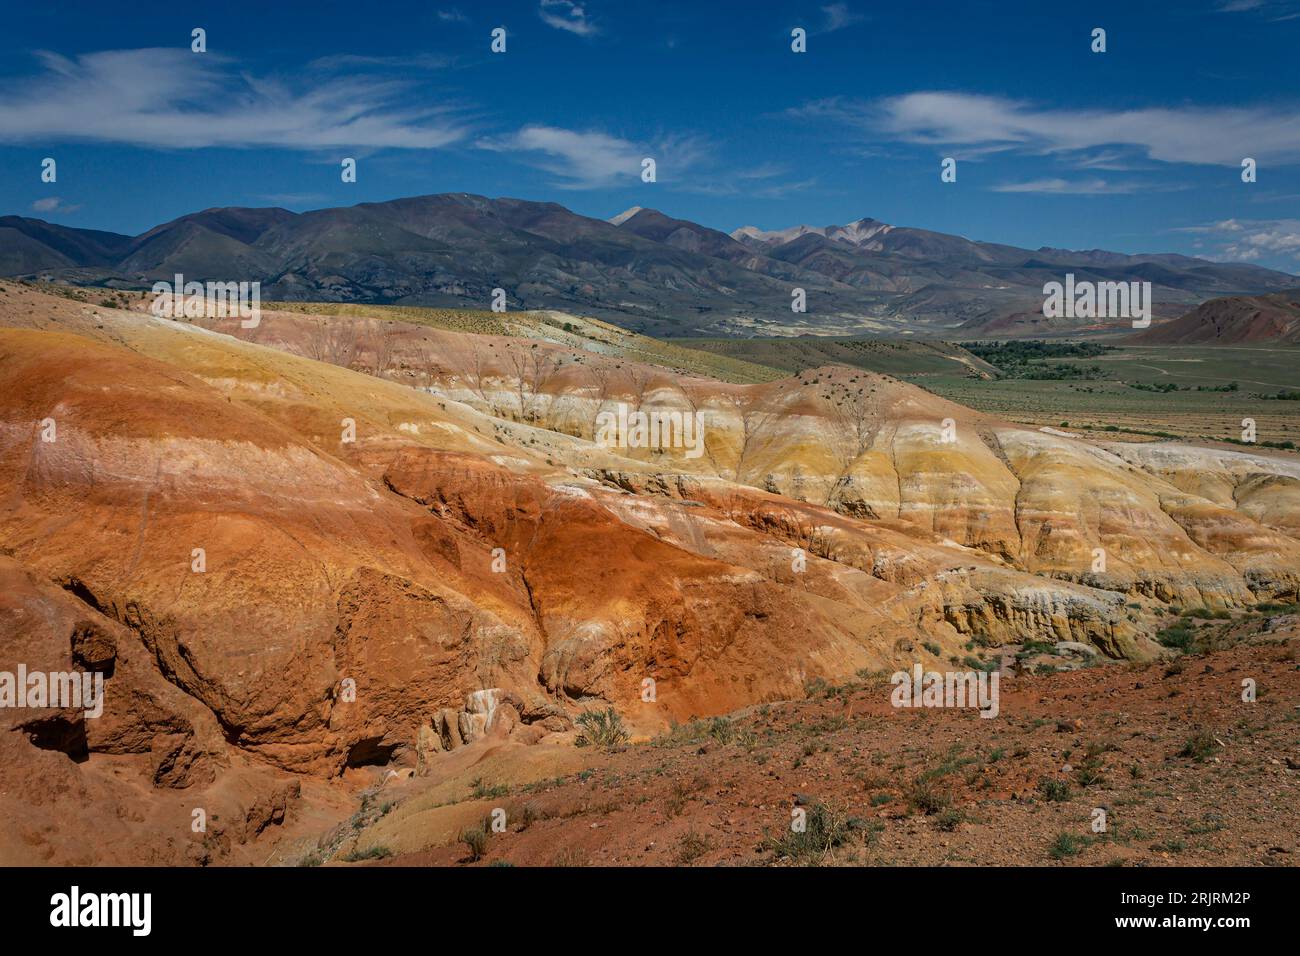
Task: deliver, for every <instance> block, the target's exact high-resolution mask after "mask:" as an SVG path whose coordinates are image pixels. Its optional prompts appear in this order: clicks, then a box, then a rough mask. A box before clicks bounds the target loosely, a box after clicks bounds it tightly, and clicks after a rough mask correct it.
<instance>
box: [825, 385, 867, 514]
mask: <svg viewBox="0 0 1300 956" xmlns="http://www.w3.org/2000/svg"><path fill="white" fill-rule="evenodd" d="M822 404H823V406H824V407H825V408H826V418H827V420H828V421H829V422H830V427H831V433H832V435H833V440H832V442H831V452H832V454H833V455H834V456H835V460H836V464H837V465H838V466H839V473H838V474H837V475H836V477H835V481H834V483H833V484H832V485H831V488H830V491H828V492H827V494H826V505H827V507H833V502H835V501H836V500H838V499H839V497H840V496H841V495H842V494H843V493H844V490H845V489H846V488H847V487H848V484H849V472H850V471H852V469H853V466H854V464H855V463H856V462H857V461H858V459H859V458H861V457H862V456H863V455H864V454H866V452H867V449H868V448H870V447H871V442H872V439H873V438H874V437H875V430H874V427H873V426H874V425H875V422H876V418H877V415H876V412H877V409H876V402H875V401H874V400H873V399H872V397H871V395H870V394H868V393H867V391H866V390H865V389H863V388H858V389H856V390H854V389H853V388H850V387H849V386H847V385H838V384H833V385H831V387H830V389H829V391H828V393H827V394H826V395H824V396H822Z"/></svg>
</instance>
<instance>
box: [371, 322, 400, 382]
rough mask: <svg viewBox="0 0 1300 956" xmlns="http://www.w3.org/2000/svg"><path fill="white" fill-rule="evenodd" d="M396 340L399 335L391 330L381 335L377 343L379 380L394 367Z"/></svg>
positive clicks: (376, 365) (376, 362)
mask: <svg viewBox="0 0 1300 956" xmlns="http://www.w3.org/2000/svg"><path fill="white" fill-rule="evenodd" d="M396 338H397V334H396V333H395V332H393V331H392V330H391V329H385V330H384V331H383V332H380V333H379V340H378V341H377V342H376V343H375V375H376V376H378V377H379V378H383V377H384V375H385V374H386V373H387V372H388V370H389V369H390V368H392V366H393V358H394V355H395V353H396V350H397V349H396V345H397V343H396Z"/></svg>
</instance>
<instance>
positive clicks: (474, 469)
mask: <svg viewBox="0 0 1300 956" xmlns="http://www.w3.org/2000/svg"><path fill="white" fill-rule="evenodd" d="M24 296H25V298H23V299H21V300H17V301H16V297H8V298H5V299H0V378H2V379H3V381H4V383H5V387H4V389H3V391H2V392H0V502H2V504H0V553H2V554H3V557H2V558H0V577H3V580H4V582H5V587H4V589H3V594H4V603H3V604H0V612H2V613H0V649H2V651H0V670H12V669H13V668H15V667H16V666H17V665H18V664H19V663H26V664H27V665H28V666H29V667H34V666H36V664H37V663H41V665H42V666H44V667H46V668H48V669H51V670H55V669H60V668H62V669H69V668H73V667H74V666H75V667H77V668H81V669H89V670H93V671H94V672H96V673H102V674H104V675H106V681H105V686H106V693H105V709H104V713H103V715H102V717H100V718H98V719H95V720H87V719H84V718H80V719H79V718H78V717H77V715H76V714H75V713H72V712H68V711H66V710H58V709H55V710H50V711H49V712H45V711H42V712H39V713H29V712H26V711H23V712H15V711H12V710H6V711H3V712H0V718H3V719H4V720H5V721H7V723H6V724H5V726H6V728H7V729H8V730H10V731H11V732H10V733H7V734H4V735H0V747H3V748H4V753H3V756H4V758H5V760H4V766H5V768H6V769H5V770H4V773H5V777H6V782H8V781H9V780H19V781H21V783H20V784H19V785H18V786H16V787H14V788H11V789H9V790H7V791H6V794H7V795H6V796H5V797H4V798H3V799H4V800H5V801H8V804H7V805H8V806H9V807H10V808H11V809H13V810H14V812H15V813H16V814H18V816H19V818H20V823H21V825H20V826H19V827H18V829H17V831H16V832H19V833H20V835H19V836H18V837H13V838H6V839H10V842H9V843H7V844H4V843H2V842H0V847H3V849H4V853H2V854H0V856H4V857H6V858H8V859H13V860H31V859H51V860H53V859H58V860H68V861H72V860H74V859H75V858H76V854H75V852H74V850H73V848H70V847H65V846H56V845H54V844H51V843H49V842H48V841H44V838H40V837H34V836H32V834H33V833H36V832H39V830H40V827H41V825H42V821H47V820H49V819H51V818H52V817H54V816H55V815H57V814H59V813H62V812H65V810H67V808H68V807H69V806H70V805H71V804H70V802H69V801H84V802H85V804H86V805H87V806H90V807H92V808H95V807H97V808H99V809H98V810H90V811H86V812H88V813H102V814H103V813H111V814H115V815H116V817H115V818H116V819H118V820H119V824H120V829H121V833H120V834H119V835H120V836H121V837H122V839H124V840H131V839H137V840H141V841H142V842H143V844H144V845H148V846H150V847H166V849H158V850H157V851H156V852H157V856H155V857H152V858H151V859H154V860H157V861H165V860H169V859H173V858H177V859H190V860H196V861H198V862H205V861H211V860H220V859H227V858H230V854H235V855H238V853H239V852H241V850H240V847H241V845H242V844H243V843H245V842H248V841H255V840H256V839H257V837H258V834H259V833H261V832H262V831H263V830H264V829H265V828H266V827H268V826H281V825H284V822H285V820H286V819H290V820H291V819H292V817H293V807H294V805H295V800H297V796H296V793H297V792H296V791H295V790H294V789H293V782H294V781H296V780H299V779H303V778H313V779H325V780H332V779H335V778H338V777H340V776H345V777H346V776H347V775H348V774H350V773H353V772H355V771H357V770H358V769H363V768H366V767H373V766H383V765H397V766H403V767H409V768H414V769H415V771H416V772H427V770H428V768H429V766H430V762H431V761H432V760H433V759H435V757H436V756H437V755H439V754H446V753H447V752H449V751H456V750H460V749H461V748H465V747H471V746H475V745H481V744H482V742H484V741H487V742H491V741H500V740H506V739H509V740H515V741H525V742H529V743H531V742H535V741H537V740H539V739H542V738H543V737H545V736H546V735H548V734H563V733H566V732H568V730H569V729H570V728H571V727H572V720H573V718H574V717H575V716H577V715H578V714H580V713H581V712H582V711H583V710H584V709H589V708H594V707H604V706H614V707H615V708H616V709H617V710H618V711H619V712H620V713H621V714H622V715H623V716H624V719H625V720H626V721H627V722H628V723H629V724H630V725H632V726H633V727H634V728H642V729H647V730H649V729H654V728H658V727H662V726H664V725H665V724H666V723H667V722H668V721H670V720H674V719H676V720H685V719H688V718H690V717H691V716H697V715H698V716H704V715H709V714H717V713H724V712H728V711H731V710H734V709H737V708H739V707H743V706H745V705H748V704H751V703H755V702H759V701H764V700H773V699H780V698H787V697H791V696H799V695H801V694H802V691H803V687H804V685H805V683H806V682H808V681H810V680H812V679H815V678H824V679H828V680H833V679H837V678H843V677H845V676H848V675H852V674H854V673H855V672H857V671H859V670H862V669H867V670H872V671H876V670H890V669H895V668H897V667H900V666H903V667H905V666H910V665H911V663H912V662H914V661H917V660H921V661H923V662H925V663H926V664H927V665H932V664H941V663H942V662H943V661H944V660H946V659H948V658H950V657H954V656H955V657H960V656H961V655H962V654H964V653H965V651H964V650H963V648H964V646H965V645H966V644H967V643H968V642H969V641H972V640H974V641H977V642H979V643H981V644H986V645H997V644H1002V643H1013V642H1019V641H1023V640H1026V639H1030V638H1032V639H1035V640H1040V641H1049V642H1053V643H1057V642H1065V643H1067V644H1076V645H1081V646H1086V647H1088V648H1095V649H1097V650H1098V651H1100V653H1101V654H1103V655H1106V656H1109V657H1131V658H1143V657H1147V656H1150V655H1152V654H1153V653H1154V652H1155V650H1156V647H1155V645H1154V644H1153V643H1152V642H1151V639H1150V637H1151V634H1152V633H1153V631H1154V629H1155V627H1156V626H1157V625H1156V624H1155V623H1154V622H1155V620H1156V617H1155V615H1154V613H1153V611H1154V609H1155V608H1156V607H1157V606H1158V605H1159V604H1161V603H1177V604H1197V603H1199V604H1204V605H1206V606H1208V607H1211V608H1219V607H1238V606H1243V605H1249V604H1251V603H1253V602H1255V601H1258V600H1263V599H1266V598H1273V597H1282V596H1287V595H1294V594H1295V592H1296V588H1297V585H1298V583H1300V543H1297V541H1296V539H1295V538H1293V537H1292V536H1291V535H1292V533H1294V532H1295V525H1294V515H1295V513H1296V509H1295V508H1294V503H1295V495H1296V487H1297V482H1300V474H1297V471H1296V468H1295V466H1294V465H1291V464H1289V463H1287V462H1284V461H1281V460H1279V459H1275V458H1270V457H1265V456H1261V455H1245V454H1239V453H1235V452H1229V451H1218V450H1209V449H1198V448H1187V447H1182V446H1120V445H1107V446H1099V445H1091V444H1088V443H1086V442H1083V441H1079V440H1075V439H1072V438H1069V437H1063V436H1059V435H1048V434H1044V433H1041V432H1035V431H1032V430H1028V429H1026V428H1023V427H1020V426H1014V425H1010V424H1008V423H1005V422H1000V421H997V420H995V419H991V418H989V417H987V416H982V415H979V414H977V413H974V412H971V411H969V410H968V409H964V408H962V407H961V406H958V405H954V404H952V403H949V402H945V401H943V400H940V399H937V398H935V397H934V396H931V395H929V394H928V393H925V392H923V391H921V390H919V389H916V388H913V387H911V386H908V385H905V384H903V383H900V382H897V381H895V380H892V379H888V378H886V377H882V376H876V375H870V374H868V373H863V372H853V371H851V370H846V369H828V370H819V372H818V373H817V374H816V375H812V374H810V373H805V374H804V375H803V376H802V377H799V378H792V379H787V380H783V381H778V382H772V383H769V384H766V385H755V386H739V385H729V384H725V383H719V382H713V381H709V380H705V379H698V378H695V379H692V378H686V377H681V376H676V375H674V374H672V373H670V372H668V371H666V370H664V369H660V368H652V367H649V366H638V365H636V364H635V363H632V362H629V361H627V360H626V359H621V358H620V359H614V358H608V357H602V356H599V355H594V354H592V353H583V356H582V358H583V361H582V362H574V361H572V360H571V359H572V354H571V352H566V351H565V350H563V349H560V348H558V347H552V346H546V345H537V344H536V343H533V342H527V341H523V340H516V341H512V340H507V339H500V338H495V339H494V338H493V337H483V336H471V335H467V334H466V335H458V334H455V333H448V332H438V333H437V334H436V335H435V334H432V333H431V332H430V330H427V329H426V330H421V329H420V328H419V327H415V326H409V327H403V328H404V329H405V331H404V335H405V336H406V339H404V342H405V345H403V346H402V347H401V348H399V349H398V353H397V359H396V360H395V364H394V366H393V369H392V370H391V373H390V374H389V375H388V376H387V377H384V378H381V377H376V376H373V375H368V374H364V373H362V372H359V371H352V370H347V369H343V368H339V367H336V366H334V365H331V364H327V363H324V362H319V361H314V360H312V359H310V358H308V357H306V353H307V351H308V350H307V349H306V347H305V346H304V344H303V336H304V335H305V334H306V333H305V331H304V329H305V328H306V326H305V325H304V320H303V319H302V317H292V316H281V317H277V316H275V315H271V316H269V317H267V318H265V319H264V322H263V326H262V327H261V328H260V329H259V330H257V331H256V333H255V335H254V337H256V338H259V339H260V340H262V341H266V342H267V343H268V344H266V345H262V344H256V343H249V342H241V341H239V340H237V339H236V338H234V337H232V336H231V335H227V334H224V333H225V332H235V331H237V326H229V325H222V323H220V322H215V323H213V324H214V325H215V326H217V327H218V328H219V329H220V332H221V333H223V334H214V333H213V332H211V331H208V330H204V329H201V328H198V327H195V326H191V325H186V324H178V323H170V322H164V321H159V320H156V319H153V318H151V317H148V316H142V315H139V314H131V313H125V312H112V311H108V310H102V311H100V313H99V314H98V315H91V314H90V310H89V309H88V308H87V307H86V306H85V305H84V304H82V303H77V302H74V301H68V300H63V299H55V298H53V297H49V296H43V295H40V294H37V293H24ZM338 321H341V322H346V321H349V320H347V319H346V318H340V319H339V320H338ZM399 325H400V324H399ZM426 333H427V334H426ZM487 339H492V343H491V344H494V345H496V346H498V348H497V349H496V350H495V352H496V354H495V355H489V354H484V353H486V352H488V351H490V350H488V349H487V348H486V345H487V344H488V343H487V342H486V340H487ZM272 345H274V346H275V347H271V346H272ZM534 346H536V348H534ZM403 349H405V351H403ZM476 350H478V351H477V355H476ZM295 352H298V353H301V354H294V353H295ZM512 352H513V354H521V353H522V354H524V355H527V356H532V355H533V354H535V353H541V354H542V355H544V356H548V357H550V358H553V359H555V361H556V362H557V363H559V364H558V365H557V366H556V367H555V368H551V369H550V375H549V376H543V377H541V378H538V379H535V380H533V379H531V378H530V375H529V374H528V370H527V368H526V367H525V366H524V365H523V364H518V365H516V364H514V363H512V362H511V361H510V359H509V358H508V356H509V355H510V354H512ZM417 354H419V355H421V356H423V357H424V359H425V361H424V362H423V364H421V365H420V366H419V370H420V374H419V375H418V376H415V375H413V374H407V373H411V372H412V370H414V369H415V368H416V362H415V358H414V356H415V355H417ZM561 360H563V361H561ZM521 375H522V377H521ZM814 378H816V379H818V381H816V382H813V381H812V379H814ZM413 385H418V386H419V387H412V386H413ZM611 402H614V403H617V402H624V403H629V404H636V405H639V406H640V407H644V408H647V409H654V408H660V409H662V410H674V411H678V412H683V413H695V412H698V413H699V414H700V415H701V416H702V419H703V421H704V422H705V425H706V432H705V436H706V441H705V447H704V449H703V452H702V453H701V454H699V455H698V456H696V457H686V456H685V454H684V450H683V449H672V450H669V451H665V452H655V451H652V450H648V449H617V448H606V447H600V446H598V445H596V444H593V442H592V441H591V438H592V436H593V423H594V420H595V418H596V415H597V414H598V413H599V411H600V410H601V409H602V408H606V407H608V406H609V404H610V403H611ZM47 420H52V421H53V423H54V426H55V428H54V438H53V440H52V441H47V440H45V438H44V436H43V426H42V423H43V422H46V421H47ZM1099 551H1100V552H1101V553H1102V558H1100V559H1099V556H1098V552H1099ZM931 648H937V649H938V651H937V652H936V651H934V650H931ZM647 678H649V679H651V680H652V681H653V683H654V685H655V687H656V694H655V695H654V697H653V699H652V700H646V699H644V698H643V688H644V686H645V684H644V682H645V681H646V679H647ZM110 766H112V767H120V768H122V770H123V773H127V772H128V771H129V773H134V774H137V775H139V780H140V781H142V783H141V784H140V785H139V786H141V787H143V789H144V790H145V791H147V792H149V793H152V794H166V793H169V792H172V791H184V792H186V793H187V794H202V795H203V796H202V798H201V799H202V800H204V801H206V802H207V803H208V804H211V806H210V807H209V811H210V815H214V811H212V808H214V807H216V808H220V810H221V812H220V814H219V816H220V817H221V820H220V822H219V826H218V827H214V828H212V829H210V830H209V831H208V835H207V836H205V837H202V838H194V837H191V836H190V835H189V834H190V833H191V832H192V831H190V830H189V829H188V825H187V823H186V820H187V816H186V814H188V813H189V812H191V810H192V807H191V808H190V809H186V808H185V807H183V806H181V805H180V803H176V804H175V805H172V804H167V807H168V809H167V810H166V812H165V813H164V812H163V811H162V810H159V811H158V813H157V814H154V815H153V816H154V818H155V819H156V820H165V821H166V823H165V825H166V827H168V828H169V829H168V831H167V832H169V833H172V834H173V836H174V837H175V839H174V840H173V841H172V843H167V842H166V840H161V838H159V839H153V838H151V837H148V836H147V833H146V831H148V829H149V827H151V826H154V825H158V826H162V825H163V824H162V823H157V824H155V823H154V822H150V813H147V812H142V813H140V817H141V819H140V820H137V821H135V822H130V821H129V820H127V819H125V818H129V817H130V816H131V813H129V812H127V811H125V810H123V811H121V813H119V812H118V810H117V809H114V808H119V807H127V806H132V805H133V804H132V797H131V787H128V786H127V785H126V784H125V783H124V782H123V780H124V779H125V778H124V777H119V776H117V775H115V774H114V773H110V772H109V771H108V768H109V767H110ZM153 799H155V798H154V797H150V798H149V800H153ZM157 799H159V800H161V799H163V798H162V797H157ZM186 801H187V802H189V803H193V802H194V801H193V800H191V799H190V798H189V796H187V797H186ZM19 804H21V805H22V808H23V809H21V810H19V809H18V806H19ZM139 805H140V806H146V807H147V806H152V804H150V803H149V802H148V800H146V801H145V802H144V803H142V804H139ZM159 806H161V804H159ZM119 824H114V825H115V826H118V825H119ZM173 827H174V828H175V829H174V831H173V830H172V829H170V828H173ZM24 833H25V834H26V836H22V835H21V834H24ZM141 834H146V835H145V836H141ZM160 840H161V842H159V841H160ZM24 841H26V842H24ZM32 847H37V849H36V850H33V849H32ZM150 852H154V851H153V850H151V851H150Z"/></svg>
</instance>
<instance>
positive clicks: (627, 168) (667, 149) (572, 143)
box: [478, 125, 705, 189]
mask: <svg viewBox="0 0 1300 956" xmlns="http://www.w3.org/2000/svg"><path fill="white" fill-rule="evenodd" d="M478 145H479V146H480V147H482V148H484V149H490V150H494V151H496V152H505V153H520V154H524V159H525V161H526V162H529V163H531V164H532V165H534V166H536V167H538V168H539V169H543V170H545V171H546V172H549V173H551V174H552V175H554V176H557V177H559V181H558V182H556V183H555V184H554V185H555V186H556V187H558V188H560V189H601V188H605V187H608V186H614V185H628V184H631V183H635V182H639V181H640V177H641V161H642V160H643V159H645V158H646V157H650V158H653V159H654V161H655V166H656V176H657V179H658V180H660V181H662V180H664V179H669V180H674V179H677V178H678V177H680V176H681V174H682V173H683V172H685V171H686V170H687V169H689V168H691V167H693V166H695V165H696V164H697V163H698V162H699V161H700V159H701V158H702V157H703V155H704V152H705V147H704V145H703V144H702V143H700V142H699V141H698V140H696V139H693V138H691V137H666V138H662V139H660V140H658V141H657V142H655V143H646V144H637V143H633V142H631V141H630V140H626V139H621V138H619V137H617V136H611V135H609V134H608V133H602V132H599V131H595V130H589V131H584V132H580V131H577V130H569V129H561V128H559V127H555V126H538V125H532V126H525V127H524V128H523V129H521V130H519V132H518V133H515V134H514V135H512V136H509V137H505V138H500V139H484V140H480V141H479V143H478Z"/></svg>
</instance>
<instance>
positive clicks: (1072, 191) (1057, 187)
mask: <svg viewBox="0 0 1300 956" xmlns="http://www.w3.org/2000/svg"><path fill="white" fill-rule="evenodd" d="M1137 190H1138V185H1137V184H1136V183H1111V182H1107V181H1106V180H1104V179H1098V178H1095V177H1094V178H1092V179H1073V180H1071V179H1054V178H1049V179H1033V180H1030V181H1028V182H1023V183H1002V184H1001V185H998V186H994V187H993V191H994V192H995V193H1048V194H1052V195H1057V196H1100V195H1107V194H1123V193H1132V192H1136V191H1137Z"/></svg>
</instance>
